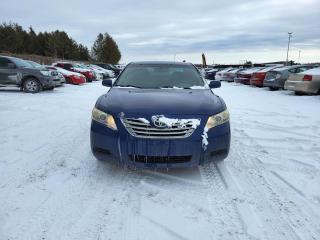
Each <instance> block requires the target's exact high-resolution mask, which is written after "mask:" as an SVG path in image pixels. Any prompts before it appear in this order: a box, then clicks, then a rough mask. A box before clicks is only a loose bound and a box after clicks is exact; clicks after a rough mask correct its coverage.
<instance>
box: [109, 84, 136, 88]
mask: <svg viewBox="0 0 320 240" xmlns="http://www.w3.org/2000/svg"><path fill="white" fill-rule="evenodd" d="M114 87H132V88H141V87H138V86H134V85H130V84H128V85H114Z"/></svg>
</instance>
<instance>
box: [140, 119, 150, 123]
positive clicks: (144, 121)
mask: <svg viewBox="0 0 320 240" xmlns="http://www.w3.org/2000/svg"><path fill="white" fill-rule="evenodd" d="M138 120H140V121H141V122H143V123H146V124H150V122H149V120H147V119H145V118H138Z"/></svg>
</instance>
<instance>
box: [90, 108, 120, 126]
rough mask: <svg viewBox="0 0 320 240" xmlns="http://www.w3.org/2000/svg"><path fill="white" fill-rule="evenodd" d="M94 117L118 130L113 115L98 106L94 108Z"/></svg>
mask: <svg viewBox="0 0 320 240" xmlns="http://www.w3.org/2000/svg"><path fill="white" fill-rule="evenodd" d="M92 119H93V120H95V121H97V122H99V123H102V124H104V125H106V126H107V127H108V128H111V129H112V130H117V125H116V122H115V121H114V118H113V116H112V115H110V114H107V113H105V112H103V111H101V110H99V109H97V108H93V110H92Z"/></svg>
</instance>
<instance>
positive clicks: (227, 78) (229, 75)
mask: <svg viewBox="0 0 320 240" xmlns="http://www.w3.org/2000/svg"><path fill="white" fill-rule="evenodd" d="M240 71H243V69H240V68H234V69H232V70H230V71H229V72H227V73H225V75H224V77H223V80H224V81H227V82H234V78H235V77H236V76H237V73H238V72H240Z"/></svg>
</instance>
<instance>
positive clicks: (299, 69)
mask: <svg viewBox="0 0 320 240" xmlns="http://www.w3.org/2000/svg"><path fill="white" fill-rule="evenodd" d="M306 70H308V68H307V67H300V68H297V69H296V73H301V72H304V71H306Z"/></svg>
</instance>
